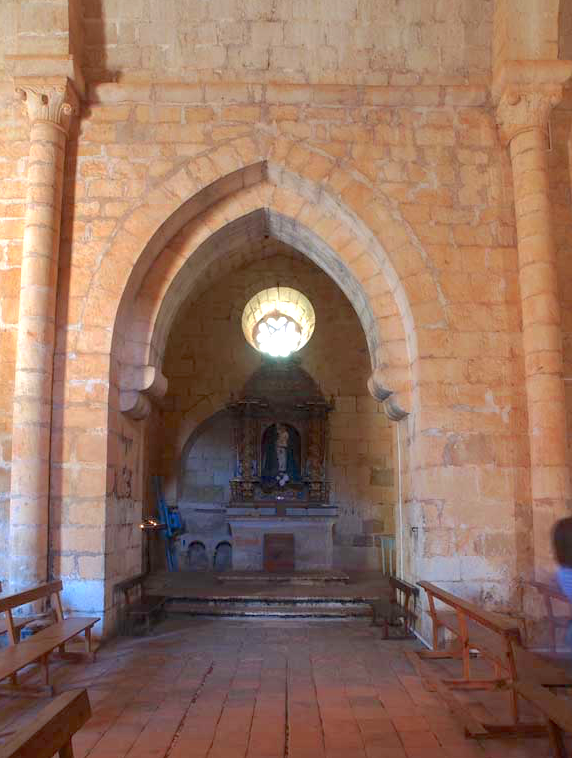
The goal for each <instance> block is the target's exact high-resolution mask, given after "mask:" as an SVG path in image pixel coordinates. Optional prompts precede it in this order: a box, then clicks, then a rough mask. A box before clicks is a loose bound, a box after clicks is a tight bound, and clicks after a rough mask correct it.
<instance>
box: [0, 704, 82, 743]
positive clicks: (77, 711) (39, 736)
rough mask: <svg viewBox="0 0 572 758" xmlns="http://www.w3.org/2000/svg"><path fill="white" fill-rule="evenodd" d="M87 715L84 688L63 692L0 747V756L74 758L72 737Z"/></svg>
mask: <svg viewBox="0 0 572 758" xmlns="http://www.w3.org/2000/svg"><path fill="white" fill-rule="evenodd" d="M90 717H91V706H90V703H89V698H88V695H87V691H86V690H71V691H70V692H64V693H63V694H62V695H59V696H58V697H57V698H55V699H54V700H52V702H51V703H50V704H49V705H48V706H46V707H45V708H44V709H43V710H42V711H40V713H39V714H38V715H37V716H36V717H35V718H34V721H33V723H31V724H30V725H29V726H27V727H24V728H23V729H20V730H19V731H18V732H17V733H16V734H15V735H14V736H13V737H11V738H10V739H9V740H8V741H7V742H5V743H4V744H3V745H1V746H0V758H53V756H54V755H55V754H56V753H58V755H59V757H60V758H74V753H73V746H72V737H73V736H74V734H75V733H76V732H77V731H79V730H80V729H81V727H82V726H83V725H84V724H85V723H86V722H87V721H88V720H89V719H90Z"/></svg>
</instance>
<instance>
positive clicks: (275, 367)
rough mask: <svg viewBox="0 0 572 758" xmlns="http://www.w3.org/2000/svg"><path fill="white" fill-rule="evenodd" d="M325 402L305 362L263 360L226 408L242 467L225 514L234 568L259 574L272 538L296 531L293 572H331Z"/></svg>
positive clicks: (333, 515) (331, 512)
mask: <svg viewBox="0 0 572 758" xmlns="http://www.w3.org/2000/svg"><path fill="white" fill-rule="evenodd" d="M333 407H334V406H333V403H332V402H327V401H326V400H325V399H324V397H323V395H322V393H321V392H320V389H319V387H318V386H317V384H316V383H315V382H314V380H313V379H312V377H311V376H310V375H309V374H308V373H307V372H306V371H304V370H303V369H302V368H301V366H300V362H299V359H296V358H292V357H290V358H288V359H272V360H269V359H267V360H265V362H264V363H263V365H262V367H261V368H260V369H259V370H258V371H256V372H255V373H254V375H253V376H252V377H251V379H250V380H249V381H248V382H247V384H246V386H245V387H244V390H243V392H242V394H241V396H240V398H239V399H234V398H232V399H231V402H230V403H229V404H228V406H227V410H228V411H229V413H230V414H231V415H232V417H233V419H234V435H235V447H236V470H235V476H234V478H233V479H232V481H231V502H230V503H229V505H228V507H227V517H228V522H229V526H230V530H231V533H232V538H233V540H232V541H233V569H234V570H244V571H261V570H262V569H263V568H264V541H265V537H267V536H268V535H280V534H282V535H285V534H293V535H294V569H295V570H296V571H307V570H315V569H320V570H322V569H326V570H327V569H331V568H332V561H333V526H334V524H335V522H336V519H337V515H338V513H337V508H335V507H331V506H329V491H330V484H329V482H328V480H327V471H326V460H327V455H326V451H327V440H328V423H327V421H328V413H329V412H330V411H331V410H332V409H333Z"/></svg>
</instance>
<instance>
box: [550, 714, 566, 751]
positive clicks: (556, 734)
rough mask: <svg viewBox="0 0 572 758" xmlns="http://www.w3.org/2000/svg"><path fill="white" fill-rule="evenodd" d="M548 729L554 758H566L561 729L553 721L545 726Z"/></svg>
mask: <svg viewBox="0 0 572 758" xmlns="http://www.w3.org/2000/svg"><path fill="white" fill-rule="evenodd" d="M546 728H547V729H548V738H549V740H550V747H551V748H552V752H553V754H554V756H555V758H567V756H568V753H567V752H566V745H565V744H564V737H563V736H562V729H560V727H559V726H558V724H555V723H554V721H550V720H549V721H548V722H547V724H546Z"/></svg>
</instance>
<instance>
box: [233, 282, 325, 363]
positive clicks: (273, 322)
mask: <svg viewBox="0 0 572 758" xmlns="http://www.w3.org/2000/svg"><path fill="white" fill-rule="evenodd" d="M315 323H316V316H315V314H314V309H313V307H312V304H311V303H310V301H309V300H308V298H307V297H306V296H305V295H303V294H302V293H301V292H298V290H294V289H292V288H291V287H271V288H269V289H266V290H262V292H259V293H258V294H257V295H255V296H254V297H252V298H251V299H250V300H249V301H248V303H247V304H246V307H245V308H244V312H243V314H242V330H243V332H244V336H245V337H246V340H247V342H249V343H250V344H251V345H252V347H254V348H256V350H259V351H260V352H261V353H267V354H268V355H272V356H275V357H282V358H285V357H287V356H288V355H290V354H291V353H295V352H296V351H297V350H300V348H302V347H304V345H305V344H306V343H307V342H308V340H309V339H310V337H311V336H312V333H313V331H314V326H315Z"/></svg>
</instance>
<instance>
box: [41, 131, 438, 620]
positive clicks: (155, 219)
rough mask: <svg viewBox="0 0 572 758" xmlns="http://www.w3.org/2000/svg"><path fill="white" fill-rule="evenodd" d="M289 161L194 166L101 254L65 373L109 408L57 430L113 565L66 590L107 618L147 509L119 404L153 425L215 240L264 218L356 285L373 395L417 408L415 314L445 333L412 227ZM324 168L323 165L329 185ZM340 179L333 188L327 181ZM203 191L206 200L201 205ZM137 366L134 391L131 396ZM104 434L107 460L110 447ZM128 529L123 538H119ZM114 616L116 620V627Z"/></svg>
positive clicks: (83, 408) (223, 152)
mask: <svg viewBox="0 0 572 758" xmlns="http://www.w3.org/2000/svg"><path fill="white" fill-rule="evenodd" d="M283 147H284V145H283V144H282V146H281V149H282V148H283ZM292 151H293V152H292V158H293V160H294V163H295V164H296V165H295V166H294V165H293V163H292V161H287V163H288V167H284V166H277V165H275V164H274V165H272V164H266V163H265V162H264V161H262V162H255V163H251V164H249V165H245V166H243V167H242V168H238V169H236V170H235V171H234V172H232V173H231V174H228V175H225V176H223V177H219V178H218V179H215V181H214V182H211V184H206V181H207V179H208V178H212V175H213V174H215V173H216V171H217V170H219V169H217V166H219V164H220V161H221V160H222V159H223V158H224V160H225V163H226V165H228V164H229V162H231V161H229V160H228V159H229V156H231V157H232V162H231V163H232V166H231V167H232V168H235V166H236V163H239V162H240V160H241V158H240V157H239V153H238V150H234V148H232V147H230V146H227V147H225V148H220V149H218V150H215V151H213V154H212V155H211V156H209V158H208V159H207V158H206V157H201V158H197V159H195V160H194V161H191V162H190V164H189V166H188V167H187V168H185V169H182V170H180V171H179V172H178V173H177V174H176V175H175V176H171V177H169V178H168V179H167V180H166V181H165V182H164V183H163V185H162V186H161V187H159V188H158V189H157V190H155V191H154V192H153V193H151V194H150V195H149V197H148V198H147V200H148V202H147V205H146V206H145V207H142V206H140V207H139V208H137V209H135V210H134V211H133V212H132V213H131V214H130V215H128V216H126V217H125V218H124V219H123V221H122V224H121V226H120V227H119V228H118V229H117V231H116V233H115V235H114V237H113V240H112V242H111V244H110V245H109V247H108V249H107V250H106V251H105V252H104V254H103V255H102V258H101V263H100V265H99V267H98V269H97V271H96V273H95V274H94V276H93V278H92V281H91V283H90V285H89V288H88V292H87V296H86V297H85V300H84V306H83V308H82V312H81V317H80V319H79V324H78V326H79V327H80V329H81V331H80V334H81V337H80V339H79V341H76V342H75V346H76V349H77V352H76V353H74V354H73V355H69V356H68V357H67V359H66V361H65V364H64V366H63V368H64V374H65V375H67V377H69V378H72V379H73V378H74V377H75V376H76V375H77V373H76V372H77V367H76V366H75V365H74V359H75V358H76V356H77V357H78V358H80V357H81V360H82V362H83V363H84V365H85V362H86V361H88V362H89V363H90V370H91V376H92V377H95V378H94V379H93V380H92V381H93V386H95V387H97V390H98V393H99V392H100V389H101V393H100V394H99V395H98V398H99V399H98V402H96V403H93V402H87V403H85V404H83V405H78V406H76V407H74V408H73V409H72V410H71V412H70V411H66V413H65V414H64V415H63V416H62V417H61V418H60V419H58V421H59V422H60V423H59V427H60V428H59V429H56V430H55V433H56V434H60V435H61V439H62V440H66V439H68V440H70V439H71V444H72V445H73V444H74V442H75V440H80V439H81V440H82V442H83V443H84V444H83V448H82V458H81V460H80V459H78V458H77V456H76V460H77V461H78V465H76V466H74V468H73V470H72V469H71V468H70V470H69V474H68V473H66V478H64V479H62V480H61V482H58V485H57V486H61V487H62V488H64V487H65V488H66V490H67V495H68V497H69V498H70V501H73V500H74V499H77V500H79V499H80V498H83V499H84V500H85V495H86V494H88V497H89V498H90V499H91V500H92V503H93V506H94V507H93V510H92V511H91V512H90V518H91V519H92V521H93V523H94V529H93V539H94V553H95V552H96V551H97V550H99V551H101V555H102V560H101V565H102V568H101V569H100V573H99V574H98V576H96V577H93V578H87V577H79V578H78V579H77V583H76V586H75V587H73V583H68V586H70V587H71V589H72V592H70V598H71V603H72V605H73V604H74V601H73V594H74V593H77V592H85V591H86V590H87V589H89V591H90V592H92V594H93V597H94V598H95V599H94V600H93V602H92V603H91V606H90V607H92V608H94V609H97V610H98V612H99V611H101V610H102V609H106V608H109V607H110V606H111V592H110V588H111V586H112V583H113V582H114V581H117V580H118V579H119V578H121V577H123V576H125V575H129V574H130V573H136V571H137V570H138V569H139V566H138V565H136V564H137V560H138V555H139V554H140V545H139V541H138V539H137V537H136V535H137V530H136V529H135V525H136V524H137V523H138V521H139V520H140V518H141V503H142V500H143V498H144V497H145V483H144V473H145V470H146V466H147V463H146V461H145V460H144V456H143V453H142V451H143V450H144V447H145V436H146V435H147V434H148V433H149V426H148V424H147V422H143V423H141V421H137V420H135V419H133V418H129V417H128V416H126V414H125V413H123V412H122V410H121V404H122V393H125V391H127V392H134V393H136V394H138V395H139V397H140V398H141V397H142V398H143V412H142V413H141V414H138V413H135V414H132V415H133V416H135V417H137V416H138V415H139V416H140V418H142V417H144V416H146V415H147V414H149V412H150V413H151V415H152V414H153V410H152V405H153V403H152V402H150V399H152V398H153V397H154V396H155V397H158V396H160V395H161V394H162V393H163V391H164V380H163V378H162V375H161V373H160V360H157V358H158V357H159V358H160V352H158V350H157V347H159V348H160V345H161V344H162V342H161V341H162V340H163V341H164V335H165V334H166V333H168V325H169V320H170V319H171V318H172V315H173V312H176V307H177V302H180V298H181V297H182V296H183V297H184V295H185V293H186V294H188V292H189V282H190V279H192V277H191V278H190V279H189V278H188V276H187V275H186V274H185V273H184V271H185V270H189V267H187V269H185V263H186V262H187V261H189V260H194V261H198V260H199V258H200V255H199V256H197V258H193V256H195V255H196V254H197V253H198V252H199V249H202V253H205V251H208V240H209V239H211V238H213V237H214V235H215V234H216V233H217V232H220V231H221V230H223V229H224V228H225V227H227V228H231V227H230V225H231V224H233V223H238V222H239V220H240V219H244V218H255V217H257V218H258V219H259V220H260V219H261V218H266V223H267V224H270V225H272V226H273V231H274V233H276V234H277V235H278V234H279V235H281V236H282V238H285V239H288V240H289V242H291V243H294V244H295V245H297V246H299V247H300V248H301V249H302V250H303V252H305V254H307V255H308V254H311V255H312V256H313V257H314V259H315V260H316V262H317V263H318V265H320V266H321V267H322V268H323V269H324V270H326V272H327V273H330V274H331V275H332V278H336V276H337V279H338V281H340V282H341V281H342V279H343V277H344V276H345V275H347V282H346V285H345V286H346V287H348V289H347V292H348V294H349V295H350V300H351V301H352V303H354V307H355V309H356V312H358V314H359V315H360V318H362V323H364V324H368V325H369V326H368V330H369V332H370V334H369V335H368V337H369V344H370V346H372V349H371V358H372V370H373V373H372V378H371V382H370V388H371V390H372V392H373V394H374V395H378V396H379V395H380V393H383V394H382V397H385V393H384V387H385V386H386V385H387V380H386V376H390V377H392V378H391V384H393V386H395V388H396V390H397V392H398V393H399V394H400V396H401V397H403V398H407V397H408V393H409V392H410V390H411V388H412V386H413V385H412V374H411V371H414V372H417V371H418V369H419V366H420V363H419V361H418V355H417V329H416V327H415V325H414V323H415V318H416V312H417V313H420V314H423V308H420V307H419V306H425V304H426V303H427V302H431V303H432V308H431V312H430V318H431V319H433V318H435V314H436V313H437V314H439V315H438V316H437V318H438V319H440V323H444V322H445V321H446V316H445V313H444V311H443V309H442V307H441V306H440V302H439V288H438V286H437V284H436V283H435V281H434V276H433V274H432V272H431V271H430V270H429V269H428V268H427V267H426V265H425V263H424V254H423V250H422V247H421V245H420V244H419V243H418V241H417V240H416V239H415V236H414V235H413V233H412V231H411V229H410V228H409V227H408V225H407V224H405V223H403V221H402V220H399V219H397V218H396V217H395V212H394V211H393V210H392V209H390V208H388V207H387V203H386V202H385V201H384V200H383V198H381V197H379V198H376V196H375V194H374V192H373V191H372V190H370V189H369V188H368V187H367V185H366V184H365V183H364V182H362V181H358V180H357V179H356V178H355V176H353V175H349V174H347V175H346V174H344V173H343V172H342V171H340V170H339V169H338V170H337V171H335V172H333V169H334V167H333V166H331V165H330V164H329V162H328V161H325V162H323V161H322V160H321V158H320V159H318V158H316V156H315V155H313V154H311V153H309V152H307V151H302V153H303V155H301V154H299V153H298V152H297V151H298V148H296V150H294V148H292ZM316 162H318V164H319V165H320V166H322V169H320V172H318V173H316V165H317V163H316ZM205 166H206V167H208V170H207V169H206V168H205ZM294 167H295V168H297V169H299V170H300V174H301V175H298V174H297V173H295V172H294V170H293V168H294ZM331 172H333V174H332V182H331V184H330V185H328V184H327V183H326V182H325V181H319V180H320V178H322V179H324V178H325V177H326V176H327V175H328V174H329V173H331ZM308 175H309V176H308ZM196 177H200V179H199V180H197V178H196ZM310 177H311V178H310ZM317 180H318V181H317ZM197 186H198V187H201V186H202V189H200V188H199V190H198V192H195V193H194V194H193V189H194V188H196V187H197ZM145 240H146V241H145ZM202 245H205V247H203V248H201V246H202ZM386 248H389V249H390V250H391V256H390V254H389V253H388V252H387V249H386ZM205 260H206V259H205ZM393 260H395V262H396V263H397V265H396V266H394V262H393ZM213 264H214V266H215V268H211V269H209V268H208V267H207V268H205V271H204V272H203V273H204V274H205V278H204V282H203V286H204V283H206V284H207V285H208V281H209V276H216V265H217V264H218V265H220V260H219V261H216V260H215V261H213ZM328 269H330V270H329V271H328ZM336 270H337V272H338V273H337V274H336ZM348 282H350V283H351V286H349V285H348ZM191 284H192V282H191ZM194 284H197V282H194ZM198 286H200V282H199V285H198ZM420 293H421V294H420ZM112 323H113V324H114V327H113V330H110V326H109V325H110V324H112ZM386 335H387V339H385V337H386ZM384 350H385V351H386V352H385V353H384V352H383V351H384ZM126 366H127V367H129V370H128V371H127V376H128V377H129V372H130V371H131V376H130V380H131V382H132V384H131V386H129V385H127V386H125V384H123V385H122V382H123V381H124V380H125V376H126V372H125V367H126ZM99 377H100V378H99ZM415 381H416V380H414V383H415ZM391 384H390V386H389V389H393V387H392V386H391ZM380 399H381V397H380ZM402 402H403V401H402ZM406 402H407V401H406ZM404 404H405V403H404ZM135 405H136V404H135ZM211 412H212V411H211ZM104 436H106V437H107V440H108V442H107V449H104V448H103V447H102V445H101V439H102V437H104ZM63 444H69V443H63ZM63 491H64V490H63V489H62V492H63ZM82 518H83V511H82ZM118 519H119V522H120V525H121V528H120V529H114V525H116V524H117V520H118ZM98 525H100V526H98ZM96 541H97V543H98V546H95V542H96ZM103 555H105V558H104V559H103ZM126 556H128V557H129V558H128V560H126ZM58 561H59V558H58V555H57V554H56V555H55V562H56V564H57V563H58ZM60 572H61V568H60ZM61 573H63V572H61ZM83 607H85V605H83ZM112 618H113V616H112V614H111V616H110V623H112Z"/></svg>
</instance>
